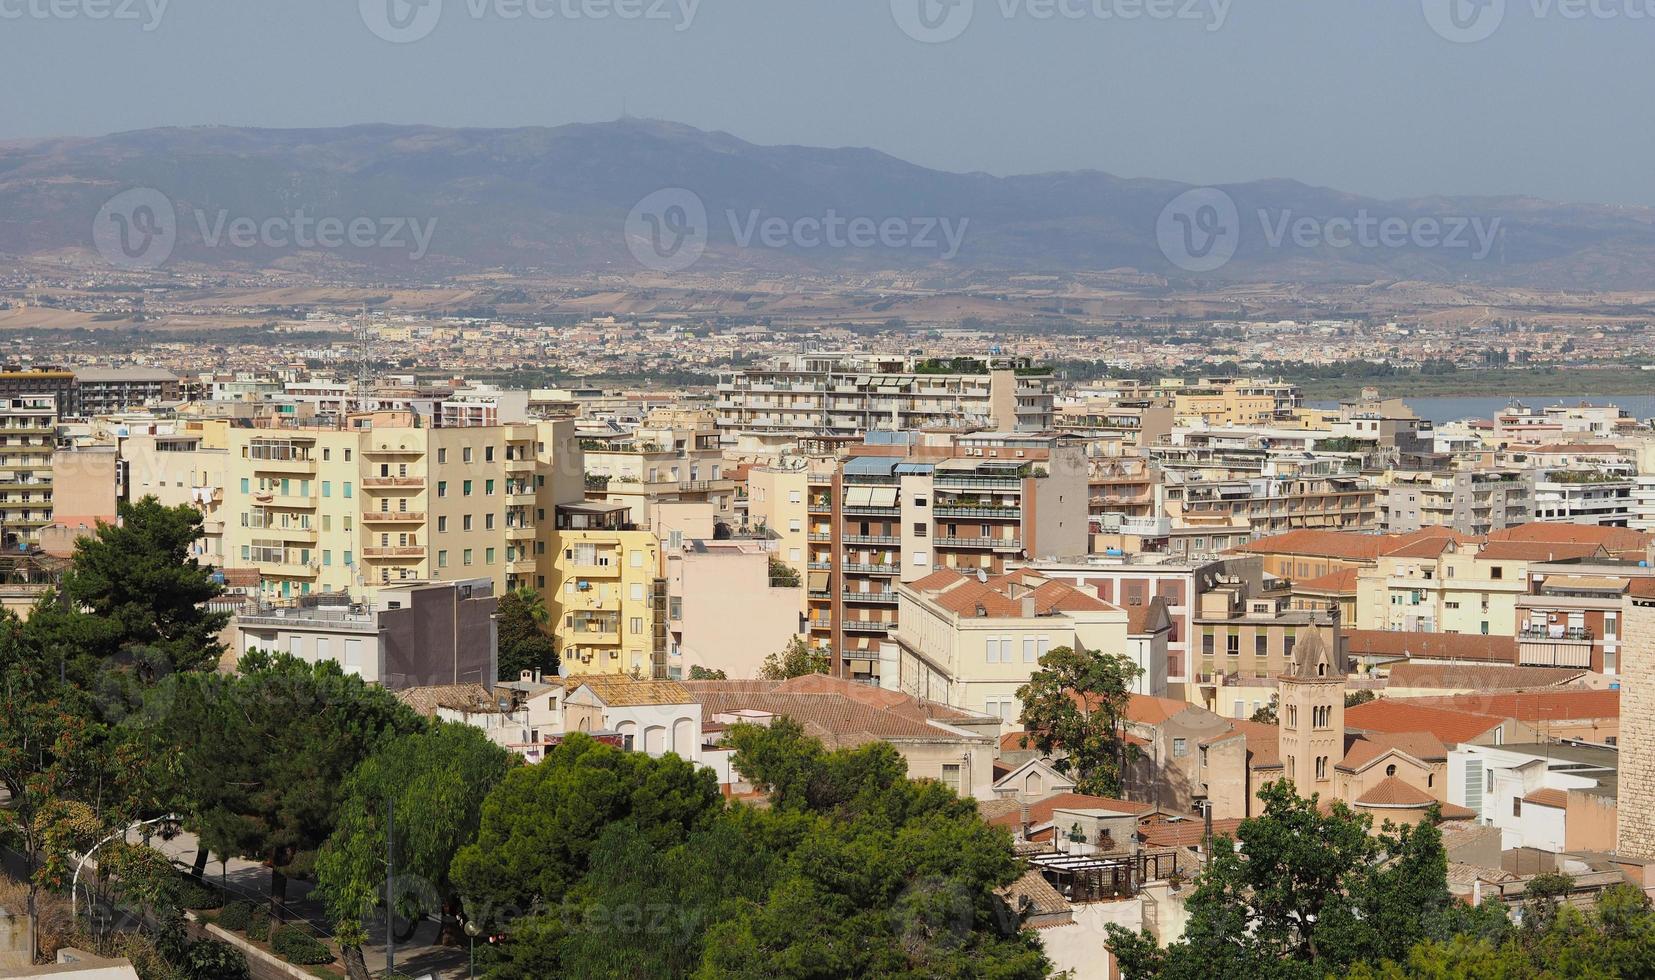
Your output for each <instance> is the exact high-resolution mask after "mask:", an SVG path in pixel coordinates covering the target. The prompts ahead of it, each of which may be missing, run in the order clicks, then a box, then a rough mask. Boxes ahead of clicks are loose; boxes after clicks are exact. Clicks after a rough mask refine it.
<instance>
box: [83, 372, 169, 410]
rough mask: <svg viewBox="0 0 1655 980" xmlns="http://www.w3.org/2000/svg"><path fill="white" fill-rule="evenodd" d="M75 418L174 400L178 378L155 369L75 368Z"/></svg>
mask: <svg viewBox="0 0 1655 980" xmlns="http://www.w3.org/2000/svg"><path fill="white" fill-rule="evenodd" d="M74 375H75V403H74V412H75V415H77V416H79V417H81V418H90V417H92V416H94V415H107V414H109V413H110V412H121V411H125V410H127V409H129V408H140V407H144V406H149V405H156V404H159V403H161V402H171V401H177V400H178V398H179V384H178V376H177V375H175V374H173V373H172V372H171V371H162V370H160V369H157V368H145V367H123V368H76V369H75V372H74Z"/></svg>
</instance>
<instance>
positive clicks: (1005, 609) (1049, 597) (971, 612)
mask: <svg viewBox="0 0 1655 980" xmlns="http://www.w3.org/2000/svg"><path fill="white" fill-rule="evenodd" d="M907 587H908V588H910V589H914V590H916V591H921V592H925V593H928V594H929V595H930V596H931V599H932V601H933V602H935V603H936V604H937V605H939V606H941V607H943V608H944V609H947V610H948V611H949V612H952V613H955V614H956V615H960V616H967V617H973V616H988V617H993V618H996V619H1016V618H1020V617H1022V616H1023V608H1024V603H1023V600H1024V599H1033V600H1034V612H1035V615H1037V616H1050V615H1052V614H1053V613H1058V612H1095V611H1104V610H1109V609H1114V608H1116V607H1115V606H1112V605H1110V604H1109V603H1107V602H1104V601H1103V600H1102V599H1099V598H1097V597H1096V596H1092V595H1088V594H1087V593H1085V592H1082V591H1080V590H1079V589H1077V588H1075V587H1074V586H1072V585H1068V584H1065V583H1063V582H1053V581H1050V580H1048V579H1043V578H1039V577H1036V576H1032V575H1000V576H996V577H994V578H991V579H989V580H988V581H987V582H982V581H978V580H977V579H976V578H975V577H973V576H970V575H966V574H963V573H960V572H956V571H941V572H933V573H932V574H930V575H927V576H926V577H925V578H922V579H920V580H919V581H917V582H911V583H909V584H908V586H907Z"/></svg>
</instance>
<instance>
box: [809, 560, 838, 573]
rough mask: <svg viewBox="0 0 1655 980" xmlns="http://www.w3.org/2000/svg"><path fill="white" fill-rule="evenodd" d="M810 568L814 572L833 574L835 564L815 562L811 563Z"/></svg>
mask: <svg viewBox="0 0 1655 980" xmlns="http://www.w3.org/2000/svg"><path fill="white" fill-rule="evenodd" d="M809 568H810V570H811V571H813V572H831V571H833V562H831V561H813V562H810V564H809Z"/></svg>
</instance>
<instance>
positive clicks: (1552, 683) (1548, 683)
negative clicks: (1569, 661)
mask: <svg viewBox="0 0 1655 980" xmlns="http://www.w3.org/2000/svg"><path fill="white" fill-rule="evenodd" d="M1586 673H1587V671H1584V670H1576V669H1573V668H1568V667H1508V666H1505V665H1503V664H1447V663H1431V662H1429V661H1423V660H1410V661H1405V662H1403V663H1399V664H1394V665H1392V666H1391V668H1390V674H1389V676H1388V677H1387V678H1386V679H1385V684H1386V687H1387V688H1390V689H1395V688H1404V687H1412V688H1423V689H1430V688H1463V689H1465V690H1470V691H1515V690H1532V689H1534V688H1548V687H1556V686H1558V685H1561V684H1569V683H1572V682H1574V681H1578V680H1579V679H1580V678H1581V677H1583V676H1585V675H1586Z"/></svg>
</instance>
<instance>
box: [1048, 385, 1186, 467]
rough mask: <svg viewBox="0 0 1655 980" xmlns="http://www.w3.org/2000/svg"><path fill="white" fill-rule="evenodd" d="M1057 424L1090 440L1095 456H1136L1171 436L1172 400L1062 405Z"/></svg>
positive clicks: (1103, 401) (1104, 401)
mask: <svg viewBox="0 0 1655 980" xmlns="http://www.w3.org/2000/svg"><path fill="white" fill-rule="evenodd" d="M1056 424H1057V429H1058V431H1059V432H1063V433H1065V434H1066V435H1071V436H1074V437H1075V438H1077V439H1084V440H1086V444H1087V446H1088V448H1089V449H1090V450H1091V451H1092V455H1094V456H1100V457H1109V458H1114V457H1125V456H1134V455H1136V454H1137V453H1138V452H1139V451H1141V450H1143V449H1145V448H1147V447H1149V446H1153V445H1157V444H1159V443H1161V442H1164V441H1165V440H1166V439H1167V437H1168V436H1169V435H1171V433H1172V426H1173V407H1172V400H1171V399H1169V398H1147V399H1137V400H1120V401H1116V400H1111V399H1090V400H1087V401H1083V402H1080V403H1078V404H1074V403H1070V404H1063V405H1060V406H1058V410H1057V418H1056Z"/></svg>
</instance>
